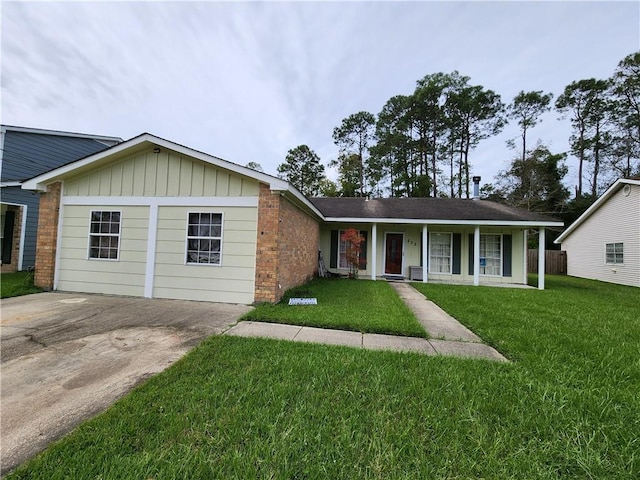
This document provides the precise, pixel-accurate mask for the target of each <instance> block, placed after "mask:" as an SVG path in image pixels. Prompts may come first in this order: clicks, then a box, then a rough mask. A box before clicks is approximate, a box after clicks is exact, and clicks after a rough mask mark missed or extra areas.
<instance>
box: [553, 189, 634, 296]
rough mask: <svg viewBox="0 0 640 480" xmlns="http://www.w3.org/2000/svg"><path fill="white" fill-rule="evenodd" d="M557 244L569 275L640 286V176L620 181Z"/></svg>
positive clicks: (573, 224) (564, 233) (563, 234)
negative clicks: (559, 246) (565, 256)
mask: <svg viewBox="0 0 640 480" xmlns="http://www.w3.org/2000/svg"><path fill="white" fill-rule="evenodd" d="M555 243H560V244H562V249H563V250H566V252H567V273H568V274H569V275H571V276H574V277H584V278H592V279H594V280H602V281H603V282H611V283H619V284H621V285H631V286H634V287H640V177H636V178H622V179H619V180H617V181H616V182H615V183H614V184H613V185H611V186H610V187H609V188H608V189H607V191H606V192H605V193H604V194H603V195H602V196H601V197H600V198H598V200H596V201H595V203H594V204H593V205H591V207H589V208H588V209H587V211H585V212H584V213H583V214H582V215H581V216H580V217H579V218H578V219H577V220H576V221H575V222H573V223H572V224H571V225H570V226H569V228H567V229H566V230H565V231H564V232H563V233H562V235H560V236H559V237H558V239H557V240H556V241H555Z"/></svg>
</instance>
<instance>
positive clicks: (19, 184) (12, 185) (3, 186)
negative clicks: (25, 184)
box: [0, 182, 22, 188]
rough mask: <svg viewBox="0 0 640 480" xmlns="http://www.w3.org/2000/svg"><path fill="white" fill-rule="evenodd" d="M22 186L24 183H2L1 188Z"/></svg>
mask: <svg viewBox="0 0 640 480" xmlns="http://www.w3.org/2000/svg"><path fill="white" fill-rule="evenodd" d="M21 185H22V182H2V183H0V187H1V188H5V187H19V186H21Z"/></svg>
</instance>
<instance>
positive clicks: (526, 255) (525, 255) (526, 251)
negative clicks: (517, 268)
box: [522, 230, 529, 285]
mask: <svg viewBox="0 0 640 480" xmlns="http://www.w3.org/2000/svg"><path fill="white" fill-rule="evenodd" d="M522 236H523V237H524V246H523V247H522V248H523V250H524V251H523V257H522V258H523V260H522V263H523V265H524V267H523V272H522V284H523V285H526V284H527V282H528V281H529V277H528V274H529V264H528V261H529V230H523V231H522Z"/></svg>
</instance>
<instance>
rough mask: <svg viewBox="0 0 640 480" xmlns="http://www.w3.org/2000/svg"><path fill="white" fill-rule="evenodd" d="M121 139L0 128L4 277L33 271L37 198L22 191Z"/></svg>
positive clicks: (0, 217)
mask: <svg viewBox="0 0 640 480" xmlns="http://www.w3.org/2000/svg"><path fill="white" fill-rule="evenodd" d="M121 141H122V139H121V138H116V137H104V136H98V135H85V134H80V133H71V132H59V131H54V130H41V129H36V128H24V127H14V126H9V125H2V126H0V171H1V183H0V197H1V198H0V200H1V202H0V239H1V244H2V246H1V247H0V251H1V253H2V258H1V261H2V271H3V272H15V271H17V270H26V269H29V268H33V266H34V265H35V257H36V229H37V227H38V203H39V197H38V195H37V194H36V193H35V192H30V191H28V190H23V189H22V188H21V185H22V182H23V181H24V180H25V179H27V178H31V177H33V176H35V175H40V174H42V173H44V172H47V171H49V170H52V169H54V168H57V167H59V166H61V165H65V164H67V163H69V162H72V161H74V160H77V159H79V158H82V157H85V156H87V155H90V154H92V153H96V152H98V151H101V150H105V149H106V148H109V147H110V146H112V145H115V144H116V143H118V142H121Z"/></svg>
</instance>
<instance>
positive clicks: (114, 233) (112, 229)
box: [89, 210, 121, 260]
mask: <svg viewBox="0 0 640 480" xmlns="http://www.w3.org/2000/svg"><path fill="white" fill-rule="evenodd" d="M120 221H121V212H118V211H106V210H92V211H91V226H90V227H89V258H90V259H95V260H118V257H119V252H120Z"/></svg>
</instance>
